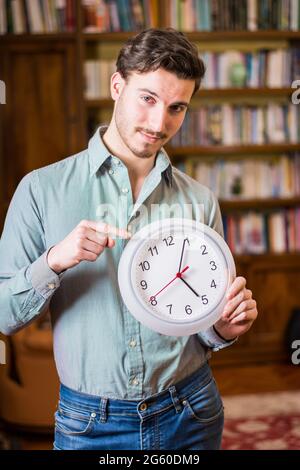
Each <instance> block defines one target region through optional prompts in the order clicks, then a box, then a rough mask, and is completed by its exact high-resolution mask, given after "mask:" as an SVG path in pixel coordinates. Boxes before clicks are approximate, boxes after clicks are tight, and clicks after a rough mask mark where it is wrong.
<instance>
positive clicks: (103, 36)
mask: <svg viewBox="0 0 300 470" xmlns="http://www.w3.org/2000/svg"><path fill="white" fill-rule="evenodd" d="M138 32H139V31H134V32H128V31H126V32H125V31H120V32H114V33H111V32H108V33H87V32H83V33H82V34H83V37H84V40H85V41H87V42H89V41H113V42H122V41H126V40H127V39H129V38H130V37H132V36H134V35H135V34H137V33H138ZM185 34H186V35H187V36H188V38H189V39H191V40H192V41H203V40H205V41H206V42H209V41H220V40H221V41H231V40H234V41H237V40H240V41H261V40H263V41H265V40H283V39H289V40H291V39H295V40H300V32H299V31H278V30H260V31H194V32H185Z"/></svg>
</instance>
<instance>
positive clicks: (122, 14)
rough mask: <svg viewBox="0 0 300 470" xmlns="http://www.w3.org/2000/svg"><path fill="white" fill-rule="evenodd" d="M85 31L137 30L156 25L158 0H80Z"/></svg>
mask: <svg viewBox="0 0 300 470" xmlns="http://www.w3.org/2000/svg"><path fill="white" fill-rule="evenodd" d="M82 6H83V18H84V22H83V27H84V31H85V32H87V33H101V32H117V31H139V30H141V29H144V28H151V27H157V26H158V18H159V14H158V0H109V1H108V0H82Z"/></svg>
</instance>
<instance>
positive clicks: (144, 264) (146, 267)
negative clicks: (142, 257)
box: [139, 261, 150, 271]
mask: <svg viewBox="0 0 300 470" xmlns="http://www.w3.org/2000/svg"><path fill="white" fill-rule="evenodd" d="M139 266H140V267H141V268H142V271H149V269H150V263H149V262H148V261H142V262H141V263H140V264H139Z"/></svg>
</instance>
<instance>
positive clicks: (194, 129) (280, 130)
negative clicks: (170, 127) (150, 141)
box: [170, 104, 300, 147]
mask: <svg viewBox="0 0 300 470" xmlns="http://www.w3.org/2000/svg"><path fill="white" fill-rule="evenodd" d="M299 123H300V107H299V106H297V105H293V104H286V105H277V104H269V105H265V106H249V105H230V104H224V105H212V106H203V107H202V108H201V109H198V110H191V111H189V112H187V114H186V117H185V120H184V122H183V124H182V126H181V128H180V130H179V131H178V132H177V134H176V135H175V136H174V137H173V138H172V140H171V142H170V145H171V146H173V147H182V146H199V145H215V144H216V145H218V144H222V145H239V144H266V143H283V142H289V143H297V142H299V141H300V128H299Z"/></svg>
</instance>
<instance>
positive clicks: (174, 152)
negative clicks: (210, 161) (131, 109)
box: [166, 143, 300, 157]
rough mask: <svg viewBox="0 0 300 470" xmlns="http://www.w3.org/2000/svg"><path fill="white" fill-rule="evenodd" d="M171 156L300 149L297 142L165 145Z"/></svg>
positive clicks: (264, 152) (258, 152)
mask: <svg viewBox="0 0 300 470" xmlns="http://www.w3.org/2000/svg"><path fill="white" fill-rule="evenodd" d="M166 150H167V152H168V153H169V155H170V156H171V157H172V156H173V157H179V156H186V155H199V156H204V155H216V156H217V155H243V154H245V155H252V154H254V155H255V154H268V153H284V152H296V151H300V143H298V144H265V145H256V144H249V145H208V146H202V147H171V146H167V147H166Z"/></svg>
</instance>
